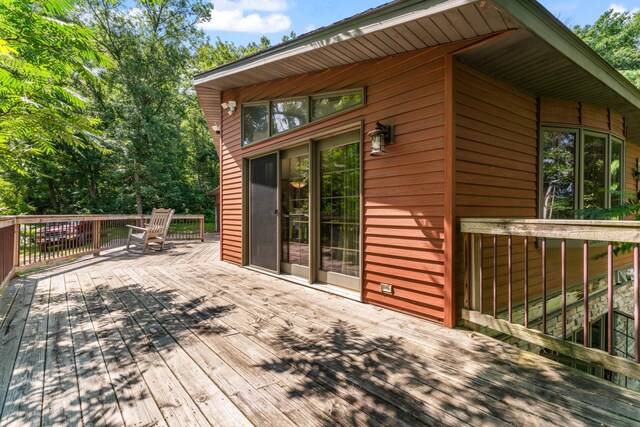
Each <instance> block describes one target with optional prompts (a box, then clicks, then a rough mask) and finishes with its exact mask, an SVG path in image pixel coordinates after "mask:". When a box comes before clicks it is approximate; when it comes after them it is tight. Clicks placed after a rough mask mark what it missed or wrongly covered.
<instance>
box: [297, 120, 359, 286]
mask: <svg viewBox="0 0 640 427" xmlns="http://www.w3.org/2000/svg"><path fill="white" fill-rule="evenodd" d="M352 134H353V137H352V136H351V135H352ZM356 134H357V135H356ZM339 138H342V139H339ZM356 142H357V143H358V156H359V159H358V166H359V184H358V191H359V210H358V222H359V230H358V254H359V256H358V277H354V276H348V275H346V274H341V273H336V272H329V271H324V270H322V268H321V266H322V262H321V257H322V250H321V236H320V222H321V221H320V218H321V211H320V209H321V204H320V195H321V182H320V168H321V165H320V151H322V150H327V149H330V148H335V147H341V146H344V145H349V144H352V143H356ZM362 146H363V144H362V129H359V130H358V129H353V130H350V131H345V132H341V133H336V134H334V135H330V136H327V137H324V138H316V139H314V140H313V141H312V142H311V153H313V156H312V158H311V165H312V181H313V187H312V193H311V208H310V210H311V212H312V215H311V218H312V220H313V221H312V227H311V229H312V232H313V237H314V239H313V241H312V242H310V249H311V259H312V260H313V263H311V262H310V263H309V267H310V280H311V283H318V284H323V285H332V286H337V287H340V288H343V289H346V290H349V291H354V292H361V290H362V265H363V260H362V258H363V256H362V255H363V251H362V248H363V237H364V233H363V231H364V226H363V208H364V203H363V199H364V198H363V182H364V180H363V179H362V178H363V163H364V162H363V154H362V153H363V150H362V148H363V147H362Z"/></svg>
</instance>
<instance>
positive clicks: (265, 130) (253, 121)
mask: <svg viewBox="0 0 640 427" xmlns="http://www.w3.org/2000/svg"><path fill="white" fill-rule="evenodd" d="M268 137H269V103H268V102H263V103H260V104H252V105H243V106H242V145H247V144H251V143H252V142H255V141H260V140H263V139H265V138H268Z"/></svg>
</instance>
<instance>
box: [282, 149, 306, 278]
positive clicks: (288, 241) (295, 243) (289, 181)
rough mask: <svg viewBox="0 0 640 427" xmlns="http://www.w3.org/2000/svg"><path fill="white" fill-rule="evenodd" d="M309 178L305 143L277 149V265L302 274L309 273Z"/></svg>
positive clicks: (285, 271) (287, 270)
mask: <svg viewBox="0 0 640 427" xmlns="http://www.w3.org/2000/svg"><path fill="white" fill-rule="evenodd" d="M309 178H310V164H309V150H308V145H305V146H303V147H299V148H297V149H292V150H288V151H284V152H282V153H281V161H280V191H281V202H282V216H281V230H282V238H281V253H282V261H281V269H282V272H283V273H286V274H292V275H294V276H300V277H303V278H308V277H309V195H310V194H309V188H310V179H309Z"/></svg>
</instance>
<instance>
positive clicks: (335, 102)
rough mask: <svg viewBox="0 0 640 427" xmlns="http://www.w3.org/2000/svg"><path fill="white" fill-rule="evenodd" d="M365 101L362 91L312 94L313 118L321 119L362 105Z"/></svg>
mask: <svg viewBox="0 0 640 427" xmlns="http://www.w3.org/2000/svg"><path fill="white" fill-rule="evenodd" d="M363 101H364V93H363V92H362V91H356V92H348V93H337V94H333V95H332V94H328V95H319V96H312V97H311V119H312V120H320V119H323V118H325V117H329V116H332V115H334V114H337V113H339V112H341V111H345V110H348V109H349V108H353V107H357V106H358V105H362V103H363Z"/></svg>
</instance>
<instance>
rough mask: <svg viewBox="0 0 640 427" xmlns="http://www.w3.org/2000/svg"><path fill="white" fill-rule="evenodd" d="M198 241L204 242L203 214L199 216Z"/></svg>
mask: <svg viewBox="0 0 640 427" xmlns="http://www.w3.org/2000/svg"><path fill="white" fill-rule="evenodd" d="M200 241H201V242H204V215H203V216H201V217H200Z"/></svg>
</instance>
